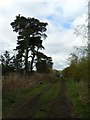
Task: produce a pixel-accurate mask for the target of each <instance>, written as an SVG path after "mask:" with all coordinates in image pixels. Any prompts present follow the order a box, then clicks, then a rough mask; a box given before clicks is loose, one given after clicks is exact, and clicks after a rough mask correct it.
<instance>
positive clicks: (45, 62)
mask: <svg viewBox="0 0 90 120" xmlns="http://www.w3.org/2000/svg"><path fill="white" fill-rule="evenodd" d="M10 25H11V26H12V28H13V31H14V32H16V33H18V36H17V46H16V49H14V50H15V51H17V54H16V55H13V56H10V53H9V52H8V51H5V53H4V54H3V55H1V63H2V67H3V71H4V72H5V70H6V71H7V70H10V71H12V70H22V69H23V70H25V73H27V72H28V71H30V72H33V69H34V67H36V69H37V71H38V72H45V71H48V69H50V68H52V66H53V62H52V58H51V57H48V56H46V55H45V54H44V53H42V52H41V50H42V49H45V48H44V46H43V44H42V43H43V40H44V39H46V37H47V35H46V33H45V32H46V31H47V28H46V27H47V25H48V23H44V22H40V21H39V20H38V19H35V18H30V17H28V18H26V17H24V16H20V15H18V16H16V19H15V20H14V21H13V22H12V23H11V24H10ZM6 68H7V69H6Z"/></svg>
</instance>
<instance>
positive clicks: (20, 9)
mask: <svg viewBox="0 0 90 120" xmlns="http://www.w3.org/2000/svg"><path fill="white" fill-rule="evenodd" d="M86 5H87V0H63V1H62V0H53V1H52V0H37V1H36V0H23V1H22V0H19V1H18V0H2V1H0V18H1V20H0V28H1V29H0V34H1V36H0V37H1V38H0V44H2V45H0V46H1V48H0V52H1V53H2V52H3V51H4V50H5V49H9V50H12V49H14V48H15V45H16V35H17V34H16V33H14V32H13V30H12V28H11V26H10V23H11V22H12V21H13V20H14V19H15V16H16V15H18V14H21V15H23V16H26V17H36V18H38V19H40V20H42V21H44V22H48V24H49V25H48V27H47V28H48V31H47V34H48V38H47V39H46V40H45V41H44V45H45V48H46V49H45V51H44V52H45V53H46V54H47V55H49V56H51V57H52V58H53V61H54V68H58V69H59V68H60V69H61V68H63V67H64V66H66V65H67V63H66V59H67V58H68V56H69V53H70V52H71V51H72V49H73V46H75V45H78V46H80V45H82V44H84V43H83V42H82V40H81V38H80V37H79V38H76V37H75V35H74V34H73V33H74V31H73V29H74V27H75V26H76V25H78V24H80V23H83V22H84V19H85V16H86V14H83V16H82V13H84V12H85V13H86V10H87V9H86ZM50 17H51V18H50ZM68 24H69V25H68ZM1 53H0V54H1Z"/></svg>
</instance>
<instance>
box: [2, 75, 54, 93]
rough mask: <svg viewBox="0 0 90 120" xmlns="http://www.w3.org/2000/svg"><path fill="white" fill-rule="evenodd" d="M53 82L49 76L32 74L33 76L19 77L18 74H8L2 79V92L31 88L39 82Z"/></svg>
mask: <svg viewBox="0 0 90 120" xmlns="http://www.w3.org/2000/svg"><path fill="white" fill-rule="evenodd" d="M42 80H43V81H44V80H49V81H52V80H53V76H52V75H51V74H39V73H38V74H33V75H27V76H25V75H20V74H19V73H10V74H9V75H8V76H6V77H3V78H2V85H3V90H4V91H6V90H15V89H18V88H26V87H32V86H33V85H35V84H37V83H38V82H39V81H42Z"/></svg>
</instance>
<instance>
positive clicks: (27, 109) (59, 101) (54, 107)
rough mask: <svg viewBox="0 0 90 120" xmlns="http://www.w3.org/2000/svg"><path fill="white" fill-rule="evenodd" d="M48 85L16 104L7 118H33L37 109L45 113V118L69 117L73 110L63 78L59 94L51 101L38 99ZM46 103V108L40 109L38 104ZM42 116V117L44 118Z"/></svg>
mask: <svg viewBox="0 0 90 120" xmlns="http://www.w3.org/2000/svg"><path fill="white" fill-rule="evenodd" d="M49 89H50V87H48V88H47V89H44V90H43V91H41V92H40V93H38V94H37V95H36V96H34V97H32V99H31V98H30V100H28V101H25V102H24V104H23V105H20V106H18V107H17V108H16V109H15V110H13V111H12V113H10V115H8V117H9V118H34V116H35V114H36V113H37V111H42V112H44V114H45V116H44V117H45V118H71V117H72V112H73V105H72V103H71V101H70V99H69V96H68V91H67V86H66V83H65V81H64V80H60V94H59V96H58V97H57V98H56V99H55V100H54V101H51V103H45V101H40V97H41V96H42V95H43V93H45V92H46V91H48V90H49ZM44 103H45V104H48V105H49V106H48V109H47V108H43V109H41V107H40V106H42V105H43V104H44ZM26 116H27V117H26ZM44 117H43V118H44Z"/></svg>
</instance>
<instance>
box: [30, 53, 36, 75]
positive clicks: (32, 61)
mask: <svg viewBox="0 0 90 120" xmlns="http://www.w3.org/2000/svg"><path fill="white" fill-rule="evenodd" d="M34 58H35V54H34V53H33V57H32V60H31V73H32V72H33V63H34Z"/></svg>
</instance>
